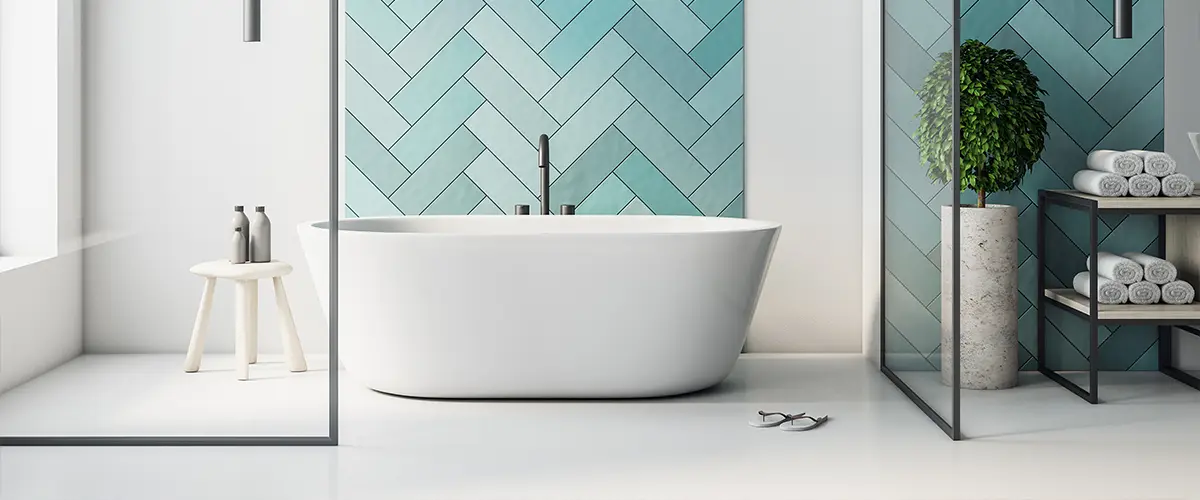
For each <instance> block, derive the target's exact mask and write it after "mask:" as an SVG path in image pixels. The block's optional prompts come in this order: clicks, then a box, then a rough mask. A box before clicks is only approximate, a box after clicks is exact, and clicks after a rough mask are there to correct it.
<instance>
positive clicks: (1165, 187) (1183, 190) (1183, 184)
mask: <svg viewBox="0 0 1200 500" xmlns="http://www.w3.org/2000/svg"><path fill="white" fill-rule="evenodd" d="M1076 189H1078V188H1076ZM1195 189H1196V183H1194V182H1192V178H1191V177H1188V176H1187V174H1171V175H1168V176H1166V177H1163V178H1162V194H1164V195H1166V196H1191V195H1192V191H1193V190H1195Z"/></svg>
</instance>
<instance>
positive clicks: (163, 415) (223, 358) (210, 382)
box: [0, 354, 329, 436]
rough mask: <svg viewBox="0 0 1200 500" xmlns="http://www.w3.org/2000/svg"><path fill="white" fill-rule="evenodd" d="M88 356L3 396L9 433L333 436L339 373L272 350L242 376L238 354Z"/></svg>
mask: <svg viewBox="0 0 1200 500" xmlns="http://www.w3.org/2000/svg"><path fill="white" fill-rule="evenodd" d="M183 359H184V356H183V355H179V354H167V355H164V354H136V355H85V356H80V357H78V358H75V359H73V360H71V361H70V362H68V363H66V364H65V365H63V366H61V367H59V368H57V369H55V370H53V371H51V372H49V373H47V374H45V375H42V376H41V377H38V378H36V379H33V380H31V381H29V382H27V383H25V384H22V385H20V386H17V387H16V388H14V389H13V390H11V391H9V392H7V393H5V394H3V395H0V434H2V435H5V436H55V435H58V436H62V435H66V436H146V435H149V436H326V435H328V434H329V424H328V421H329V417H328V415H329V389H328V388H329V382H328V380H329V370H328V369H327V367H328V360H327V359H326V358H325V357H324V356H311V355H310V356H308V358H307V360H308V362H309V370H308V371H307V372H302V373H290V372H288V370H287V367H286V365H285V364H284V363H283V357H282V356H277V355H276V356H272V355H264V356H262V357H261V358H260V359H259V362H258V363H256V364H254V365H251V366H250V380H245V381H240V380H238V379H237V375H236V371H235V370H234V363H233V356H232V355H211V354H210V355H206V356H204V359H203V360H202V362H201V365H200V371H199V372H196V373H185V372H184V371H183Z"/></svg>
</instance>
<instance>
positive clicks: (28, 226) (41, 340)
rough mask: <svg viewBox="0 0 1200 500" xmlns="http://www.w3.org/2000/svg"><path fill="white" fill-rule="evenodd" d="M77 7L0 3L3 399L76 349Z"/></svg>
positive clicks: (72, 1)
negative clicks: (12, 389) (10, 391)
mask: <svg viewBox="0 0 1200 500" xmlns="http://www.w3.org/2000/svg"><path fill="white" fill-rule="evenodd" d="M79 30H80V26H79V3H78V0H54V1H48V0H47V1H38V2H30V1H28V0H0V110H3V113H0V392H4V391H5V390H7V389H9V388H12V387H14V386H16V385H18V384H20V383H21V382H24V381H26V380H28V379H30V378H33V377H35V376H37V375H39V374H41V373H43V372H45V371H46V370H49V369H51V368H53V367H55V366H58V365H59V364H61V363H63V362H65V361H67V360H70V359H71V358H74V357H75V356H77V355H78V354H79V353H80V351H81V349H82V343H83V338H82V326H81V321H82V314H83V312H82V309H83V301H82V297H83V296H82V290H81V286H80V280H81V275H82V270H81V263H82V259H81V255H80V253H79V244H80V243H79V240H80V228H81V220H82V216H81V213H80V182H81V180H80V176H81V172H80V151H79V149H80V127H79V122H80V118H79V100H80V61H79V51H80V50H79V43H80V40H79Z"/></svg>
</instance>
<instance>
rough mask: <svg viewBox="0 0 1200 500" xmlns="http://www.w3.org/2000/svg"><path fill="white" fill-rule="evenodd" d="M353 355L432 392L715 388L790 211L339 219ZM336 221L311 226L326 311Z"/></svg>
mask: <svg viewBox="0 0 1200 500" xmlns="http://www.w3.org/2000/svg"><path fill="white" fill-rule="evenodd" d="M338 225H339V228H338V229H339V231H338V232H339V239H338V248H339V251H338V253H339V254H340V255H339V260H338V297H339V298H338V306H339V309H338V311H339V312H338V319H339V324H338V340H339V354H340V356H339V357H340V359H341V361H342V364H343V365H344V366H345V368H346V370H347V371H348V372H350V374H351V375H352V376H353V377H354V378H357V379H359V380H361V381H362V382H363V383H365V384H366V385H367V386H368V387H370V388H372V389H375V390H377V391H381V392H386V393H390V394H397V395H402V396H416V397H428V398H638V397H653V396H670V395H676V394H683V393H687V392H692V391H697V390H700V389H704V388H707V387H710V386H713V385H716V384H717V383H720V382H721V381H722V380H724V379H725V377H726V376H728V375H729V372H730V371H732V369H733V364H734V362H735V361H736V360H737V357H738V354H739V353H740V352H741V347H742V344H743V343H744V341H745V339H746V329H747V327H748V326H749V324H750V318H751V316H752V315H753V313H754V308H755V305H756V303H757V302H758V296H759V291H760V290H761V288H762V282H763V278H764V276H765V274H766V270H767V266H768V263H769V261H770V259H771V253H772V251H773V249H774V246H775V240H776V237H777V234H778V232H779V229H780V228H779V225H778V224H775V223H770V222H761V221H754V220H745V219H729V218H709V217H671V216H587V215H576V216H536V215H533V216H416V217H383V218H367V219H349V220H342V221H339V222H338ZM328 228H329V223H328V222H316V223H306V224H303V225H301V226H300V229H299V231H300V239H301V242H302V244H303V246H304V251H305V256H306V258H307V259H308V264H309V265H310V266H311V267H312V272H313V275H314V276H315V277H316V281H317V290H318V293H319V294H320V298H321V303H322V306H323V307H325V311H326V313H327V314H328V310H329V309H328V291H329V286H328V282H327V280H328V265H329V259H328V248H329V232H330V231H329V229H328Z"/></svg>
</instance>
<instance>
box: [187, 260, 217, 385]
mask: <svg viewBox="0 0 1200 500" xmlns="http://www.w3.org/2000/svg"><path fill="white" fill-rule="evenodd" d="M216 288H217V280H216V278H205V279H204V293H203V294H201V295H200V310H199V311H198V312H196V323H195V324H194V325H192V340H191V342H189V343H188V352H187V360H186V361H184V363H183V371H185V372H188V373H192V372H197V371H200V356H202V355H203V354H204V336H205V335H206V334H207V333H208V318H209V316H210V315H211V314H212V301H213V292H214V291H215V290H216Z"/></svg>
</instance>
